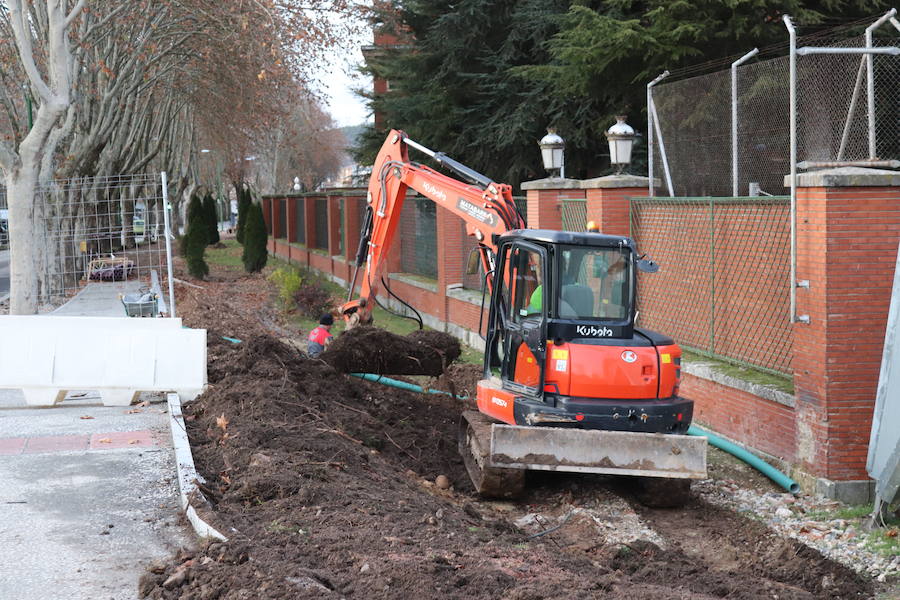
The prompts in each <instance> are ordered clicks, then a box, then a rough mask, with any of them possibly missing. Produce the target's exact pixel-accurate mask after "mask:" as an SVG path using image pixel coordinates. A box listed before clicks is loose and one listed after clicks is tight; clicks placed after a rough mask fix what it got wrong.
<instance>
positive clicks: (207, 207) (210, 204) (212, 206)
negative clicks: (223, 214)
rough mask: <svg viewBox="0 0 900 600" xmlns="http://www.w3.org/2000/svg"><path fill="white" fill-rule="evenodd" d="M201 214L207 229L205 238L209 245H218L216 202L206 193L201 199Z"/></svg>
mask: <svg viewBox="0 0 900 600" xmlns="http://www.w3.org/2000/svg"><path fill="white" fill-rule="evenodd" d="M203 213H204V215H205V216H206V226H207V228H208V234H207V238H208V239H209V245H210V246H212V245H213V244H218V243H219V213H218V211H217V210H216V201H215V199H213V197H212V194H210V193H209V192H206V196H205V197H204V198H203Z"/></svg>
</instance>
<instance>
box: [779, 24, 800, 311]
mask: <svg viewBox="0 0 900 600" xmlns="http://www.w3.org/2000/svg"><path fill="white" fill-rule="evenodd" d="M782 20H783V21H784V25H785V27H787V30H788V36H789V37H790V87H791V90H790V103H791V159H790V160H791V217H790V218H791V281H790V286H791V312H790V315H791V317H790V318H791V321H792V322H793V321H796V320H797V287H796V285H795V282H796V280H797V30H796V29H794V24H793V23H792V22H791V17H790V15H784V16H783V17H782Z"/></svg>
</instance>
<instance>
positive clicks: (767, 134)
mask: <svg viewBox="0 0 900 600" xmlns="http://www.w3.org/2000/svg"><path fill="white" fill-rule="evenodd" d="M895 34H896V30H894V32H893V33H892V34H891V35H889V36H888V35H882V36H881V37H875V39H874V41H873V45H874V46H875V47H876V48H877V47H885V46H897V45H900V38H898V37H897V36H896V35H895ZM797 45H798V47H799V48H802V47H804V46H812V47H816V48H859V47H862V46H864V45H865V40H864V38H863V36H856V37H852V38H847V37H846V34H841V35H831V36H830V37H829V36H828V35H823V34H818V35H816V37H814V38H802V39H800V40H798V44H797ZM870 65H871V68H872V81H871V86H872V90H873V93H872V94H871V96H872V100H874V102H870V94H869V89H868V87H869V66H870ZM736 87H737V94H736V110H737V120H736V125H737V143H736V150H737V161H736V162H737V171H738V173H737V193H738V195H741V196H743V195H750V194H753V193H758V191H757V190H761V191H763V192H764V193H768V194H781V193H784V189H785V186H784V176H785V175H787V174H789V173H790V172H791V165H790V60H789V57H787V56H781V57H777V58H772V59H769V60H765V61H759V62H755V63H754V62H751V63H748V64H744V65H741V66H739V67H737V69H736ZM652 93H653V104H654V105H655V107H656V112H657V117H658V125H659V130H660V133H661V134H662V135H661V138H662V139H659V138H657V139H656V140H655V141H654V144H653V149H652V151H653V161H654V168H653V176H654V178H655V179H656V180H657V181H658V182H659V185H658V187H656V190H655V192H656V193H657V194H661V195H667V194H669V191H668V186H667V181H666V180H667V177H666V167H667V166H668V172H669V176H670V177H671V181H672V187H673V193H674V195H676V196H731V195H732V194H733V191H732V182H733V170H732V168H733V164H732V149H733V146H732V138H731V127H732V114H731V109H732V96H731V70H730V69H726V70H722V71H718V72H715V73H709V74H706V75H701V76H697V77H692V78H689V79H682V80H678V81H671V82H668V80H664V81H663V82H662V83H660V84H659V85H657V86H655V87H654V88H653V92H652ZM870 107H871V108H873V109H874V112H873V115H874V117H873V119H872V120H871V121H870V119H869V110H870ZM898 107H900V57H897V56H892V55H886V54H881V55H875V56H873V57H872V58H871V60H870V59H869V58H868V57H867V56H866V55H860V54H845V53H837V54H833V53H830V54H815V53H813V54H805V55H798V56H797V160H798V162H799V163H800V169H801V170H802V169H816V168H829V167H834V166H840V164H835V163H846V162H856V161H868V160H876V159H877V160H882V161H885V160H897V159H900V110H898ZM870 123H872V124H873V125H874V126H870ZM860 166H865V165H860ZM880 166H884V165H880ZM754 184H755V185H754Z"/></svg>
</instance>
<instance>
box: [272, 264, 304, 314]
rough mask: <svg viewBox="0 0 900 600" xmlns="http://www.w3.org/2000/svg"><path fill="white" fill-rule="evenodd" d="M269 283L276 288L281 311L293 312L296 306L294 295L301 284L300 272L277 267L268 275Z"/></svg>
mask: <svg viewBox="0 0 900 600" xmlns="http://www.w3.org/2000/svg"><path fill="white" fill-rule="evenodd" d="M269 281H271V282H272V283H274V284H275V285H276V286H278V301H279V303H280V304H281V308H282V309H283V310H293V309H294V308H295V307H296V306H297V302H296V300H294V294H295V293H297V290H299V289H300V286H301V285H302V284H303V277H301V276H300V271H298V270H297V269H292V268H285V267H279V268H277V269H275V271H273V272H272V274H271V275H269Z"/></svg>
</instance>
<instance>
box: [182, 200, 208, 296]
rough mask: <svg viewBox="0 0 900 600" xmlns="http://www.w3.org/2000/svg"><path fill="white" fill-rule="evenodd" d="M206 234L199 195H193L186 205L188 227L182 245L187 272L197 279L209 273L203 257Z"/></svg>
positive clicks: (206, 229)
mask: <svg viewBox="0 0 900 600" xmlns="http://www.w3.org/2000/svg"><path fill="white" fill-rule="evenodd" d="M208 235H209V229H208V227H207V224H206V215H205V213H204V210H203V203H202V202H201V200H200V197H199V196H194V197H192V198H191V203H190V204H189V205H188V228H187V234H186V235H185V241H184V247H185V252H186V260H187V267H188V272H189V273H190V274H191V276H193V277H196V278H197V279H203V278H204V277H206V275H207V274H208V273H209V266H208V265H207V264H206V261H205V260H204V259H203V253H204V252H205V251H206V246H207V244H208Z"/></svg>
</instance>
